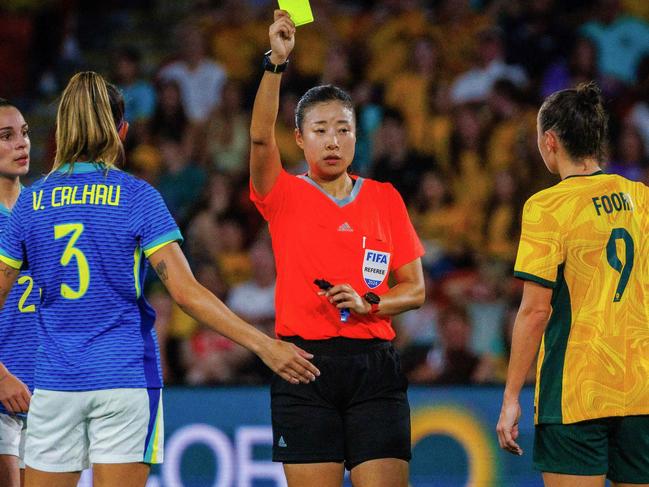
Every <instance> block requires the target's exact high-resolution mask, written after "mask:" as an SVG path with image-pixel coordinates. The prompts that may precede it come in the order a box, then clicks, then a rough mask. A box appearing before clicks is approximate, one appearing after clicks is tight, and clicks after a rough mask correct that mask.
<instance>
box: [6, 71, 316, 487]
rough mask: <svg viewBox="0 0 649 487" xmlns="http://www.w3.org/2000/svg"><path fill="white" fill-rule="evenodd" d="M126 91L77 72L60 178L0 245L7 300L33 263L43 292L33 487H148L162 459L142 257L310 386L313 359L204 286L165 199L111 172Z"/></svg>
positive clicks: (200, 311)
mask: <svg viewBox="0 0 649 487" xmlns="http://www.w3.org/2000/svg"><path fill="white" fill-rule="evenodd" d="M123 113H124V103H123V99H122V98H121V95H120V93H119V91H118V90H117V89H116V88H115V87H114V86H112V85H110V84H107V83H106V82H105V81H104V79H103V78H102V77H101V76H99V75H98V74H96V73H93V72H84V73H78V74H76V75H75V76H73V77H72V79H71V80H70V82H69V83H68V86H67V87H66V88H65V90H64V92H63V94H62V97H61V101H60V104H59V108H58V113H57V125H56V141H57V153H56V158H55V161H54V165H53V169H52V172H51V173H50V174H49V175H47V176H46V177H44V178H42V179H40V180H38V181H37V182H36V183H34V185H33V186H32V187H30V188H29V189H25V190H23V191H22V193H21V195H20V197H19V198H18V202H17V203H16V206H15V207H14V210H13V211H12V214H11V217H10V219H9V223H8V225H7V227H6V230H5V232H4V233H3V235H2V241H1V243H0V303H1V302H3V301H4V298H5V297H6V294H7V292H8V291H9V290H10V289H11V287H12V285H13V283H14V281H15V279H16V277H17V275H18V269H20V267H21V266H22V263H23V262H24V261H28V262H29V268H30V271H31V272H32V275H33V277H34V280H35V281H36V282H38V283H39V284H40V285H41V288H42V290H43V293H42V301H41V307H40V309H39V314H40V317H39V335H40V336H42V339H41V340H40V342H39V343H40V346H39V349H38V353H37V357H36V369H35V377H34V385H35V390H34V395H33V397H32V400H31V404H30V410H29V428H28V430H27V442H26V446H25V463H26V465H27V468H26V472H25V484H26V485H27V486H28V487H36V486H39V487H42V486H48V487H68V486H69V487H72V486H75V485H76V484H77V482H78V480H79V476H80V471H81V470H83V469H85V468H87V467H89V466H90V465H92V466H93V485H95V486H96V487H107V486H115V487H131V486H132V487H136V486H137V487H142V486H144V485H145V483H146V479H147V476H148V473H149V468H150V465H151V464H153V463H160V462H162V457H163V447H162V441H163V437H164V432H163V431H164V428H163V415H162V400H161V399H162V396H161V387H162V377H161V373H160V363H159V352H158V348H157V338H156V335H155V330H154V328H153V324H154V320H155V314H154V312H153V310H152V309H151V307H150V306H149V305H148V303H147V302H146V300H145V298H144V296H143V294H142V285H143V280H144V274H145V272H146V268H147V259H148V261H150V262H151V264H152V265H153V266H154V268H155V269H156V272H157V273H158V275H159V276H160V279H161V280H162V282H163V283H164V284H165V285H166V287H167V289H168V290H169V292H170V294H171V296H172V297H173V299H174V300H175V301H176V302H177V303H178V304H179V305H180V306H181V307H182V308H183V309H184V310H185V311H186V312H187V313H188V314H190V315H191V316H193V317H194V318H195V319H196V320H198V321H200V322H202V323H205V324H207V325H209V326H211V327H212V328H214V329H215V330H216V331H218V332H219V333H222V334H223V335H225V336H227V337H229V338H230V339H232V340H234V341H235V342H237V343H239V344H241V345H243V346H245V347H246V348H249V349H250V350H252V351H254V352H255V353H257V354H258V355H259V356H260V357H261V358H262V360H263V361H264V362H265V363H266V364H267V365H269V366H270V367H271V368H272V369H273V370H274V371H275V372H277V373H279V374H280V376H281V377H282V378H284V379H286V380H290V381H294V382H296V383H297V382H300V381H303V382H309V381H311V380H314V379H315V375H316V374H318V373H319V372H318V370H317V369H316V368H315V367H314V366H313V365H312V364H311V363H310V362H309V361H308V358H311V355H310V354H307V353H306V352H304V351H302V350H300V349H298V348H297V347H296V346H294V345H292V344H287V343H285V342H282V341H279V340H274V339H272V338H270V337H268V336H267V335H264V334H263V333H261V332H259V331H258V330H256V329H255V328H254V327H253V326H251V325H249V324H247V323H246V322H244V321H242V320H241V319H240V318H238V317H237V316H236V315H235V314H234V313H232V312H231V311H229V310H228V308H227V307H225V305H224V304H223V303H222V302H221V301H219V300H218V299H217V298H216V297H215V296H214V295H213V294H211V293H210V292H209V291H207V290H206V289H205V288H204V287H203V286H201V285H200V284H199V283H198V282H197V281H196V279H195V278H194V276H193V275H192V272H191V270H190V268H189V266H188V265H187V261H186V260H185V257H184V255H183V253H182V252H181V250H180V247H179V245H178V243H179V242H180V241H181V240H182V237H181V235H180V232H179V230H178V227H177V226H176V223H175V222H174V220H173V218H172V217H171V215H170V213H169V211H168V209H167V207H166V206H165V204H164V202H163V200H162V197H161V196H160V194H159V193H158V192H157V191H156V190H155V189H154V188H153V187H151V186H150V185H148V184H147V183H146V182H144V181H141V180H139V179H137V178H135V177H133V176H131V175H129V174H127V173H124V172H122V171H120V170H119V169H117V168H116V164H118V163H119V162H121V159H122V158H123V146H122V140H123V139H124V137H125V135H126V131H127V129H128V124H127V123H126V122H125V121H124V119H123Z"/></svg>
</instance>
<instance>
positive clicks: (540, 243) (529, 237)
mask: <svg viewBox="0 0 649 487" xmlns="http://www.w3.org/2000/svg"><path fill="white" fill-rule="evenodd" d="M563 262H564V256H563V245H562V239H561V228H560V222H559V221H558V220H557V218H556V213H554V212H552V211H551V205H548V204H544V202H543V201H541V200H539V198H538V197H536V196H533V197H531V198H530V199H529V200H527V202H526V203H525V206H524V208H523V223H522V228H521V240H520V243H519V246H518V254H517V256H516V264H515V265H514V276H516V277H518V278H520V279H524V280H527V281H533V282H536V283H537V284H540V285H542V286H545V287H550V288H554V287H555V285H556V282H557V270H558V267H559V265H560V264H561V263H563Z"/></svg>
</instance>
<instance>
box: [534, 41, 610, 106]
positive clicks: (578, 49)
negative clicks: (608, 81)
mask: <svg viewBox="0 0 649 487" xmlns="http://www.w3.org/2000/svg"><path fill="white" fill-rule="evenodd" d="M598 77H599V71H598V70H597V46H596V44H595V42H594V41H593V40H592V39H590V38H588V37H583V36H580V37H578V38H577V39H576V40H575V42H574V44H573V46H572V49H571V50H570V53H569V55H568V59H567V60H564V59H561V58H555V60H554V61H553V62H552V63H550V64H549V65H548V68H547V69H546V70H545V73H543V77H542V79H541V86H540V95H541V96H542V97H543V98H546V97H548V96H550V95H551V94H552V93H554V92H555V91H559V90H563V89H566V88H572V87H573V86H577V85H578V84H579V83H584V82H587V81H590V80H595V79H597V78H598Z"/></svg>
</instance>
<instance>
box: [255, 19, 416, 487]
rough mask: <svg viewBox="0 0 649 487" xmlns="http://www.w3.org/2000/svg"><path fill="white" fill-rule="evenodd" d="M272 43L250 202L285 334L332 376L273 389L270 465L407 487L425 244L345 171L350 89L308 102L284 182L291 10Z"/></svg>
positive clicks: (297, 482) (377, 190) (329, 483)
mask: <svg viewBox="0 0 649 487" xmlns="http://www.w3.org/2000/svg"><path fill="white" fill-rule="evenodd" d="M269 37H270V44H271V49H272V51H271V52H270V54H268V55H267V56H266V57H265V72H264V74H263V77H262V79H261V83H260V85H259V88H258V91H257V97H256V99H255V104H254V107H253V113H252V120H251V128H250V135H251V142H252V145H251V154H250V182H251V198H252V200H253V201H254V202H255V205H256V206H257V208H258V209H259V211H260V212H261V214H262V215H263V217H264V218H265V219H266V220H267V221H268V222H269V227H270V234H271V238H272V241H273V249H274V252H275V262H276V267H277V287H276V295H275V300H276V309H277V316H276V326H275V330H276V333H277V335H278V336H279V337H280V338H282V339H283V340H286V341H288V342H292V343H296V344H298V345H299V346H300V347H302V348H304V349H305V350H307V351H309V352H311V353H313V354H314V355H315V358H314V361H315V362H314V363H315V364H317V365H318V367H319V368H320V369H321V370H322V371H323V374H322V376H321V377H320V378H318V380H317V381H316V382H314V383H312V384H289V383H286V384H283V383H282V382H283V381H281V380H278V379H277V378H274V379H273V382H272V385H271V408H272V423H273V460H275V461H278V462H282V463H283V464H284V472H285V474H286V478H287V480H288V485H289V486H290V487H304V486H315V485H317V486H319V487H339V486H340V485H342V481H343V473H344V468H345V467H346V468H347V469H349V470H350V471H351V478H352V482H353V484H354V486H356V487H380V486H383V487H406V486H407V485H408V460H409V459H410V457H411V452H410V409H409V405H408V398H407V395H406V388H407V381H406V379H405V377H404V375H403V373H402V372H401V368H400V364H399V358H398V355H397V352H396V351H395V350H394V349H393V347H392V344H391V340H392V339H393V338H394V330H393V329H392V326H391V322H390V317H391V316H392V315H395V314H398V313H401V312H403V311H406V310H409V309H413V308H417V307H419V306H421V304H422V303H423V301H424V278H423V271H422V266H421V259H420V257H421V255H422V254H423V247H422V245H421V243H420V241H419V239H418V237H417V235H416V233H415V231H414V229H413V226H412V224H411V222H410V219H409V217H408V213H407V211H406V208H405V205H404V203H403V200H402V198H401V196H400V195H399V193H398V192H397V191H396V190H395V189H394V187H393V186H392V185H391V184H389V183H379V182H377V181H372V180H370V179H364V178H361V177H355V176H350V175H349V174H348V172H347V169H348V168H349V166H350V164H351V163H352V160H353V158H354V150H355V143H356V120H355V115H354V107H353V105H352V101H351V98H350V97H349V95H348V94H347V93H345V92H344V91H343V90H341V89H339V88H337V87H335V86H331V85H328V86H318V87H315V88H312V89H310V90H308V91H307V92H306V93H305V94H304V96H303V97H302V98H301V100H300V102H299V103H298V106H297V109H296V129H295V137H296V142H297V144H298V146H299V147H300V148H301V149H302V150H303V151H304V157H305V158H306V161H307V163H308V166H309V170H308V172H307V173H306V174H305V175H301V176H292V175H289V174H288V173H287V172H286V171H284V169H283V168H282V164H281V161H280V153H279V150H278V147H277V143H276V140H275V135H274V127H275V121H276V118H277V112H278V106H279V91H280V81H281V72H282V71H283V70H284V69H285V68H286V63H287V60H288V57H289V55H290V53H291V51H292V50H293V47H294V44H295V26H294V24H293V22H292V21H291V19H290V18H289V15H288V14H287V13H286V12H285V11H281V10H276V11H275V22H274V23H273V24H272V25H271V26H270V29H269ZM390 275H391V276H392V278H393V280H394V283H393V284H392V287H390V286H389V285H388V280H389V276H390Z"/></svg>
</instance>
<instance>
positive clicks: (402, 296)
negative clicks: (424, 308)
mask: <svg viewBox="0 0 649 487" xmlns="http://www.w3.org/2000/svg"><path fill="white" fill-rule="evenodd" d="M425 299H426V293H425V290H424V288H423V287H422V286H420V285H419V284H416V283H410V282H400V283H398V284H397V285H395V286H394V287H392V288H390V290H389V291H388V292H387V293H385V294H383V295H382V296H381V303H380V305H379V313H378V314H380V315H387V316H393V315H398V314H399V313H403V312H404V311H409V310H411V309H417V308H419V307H421V305H422V304H424V301H425Z"/></svg>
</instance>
